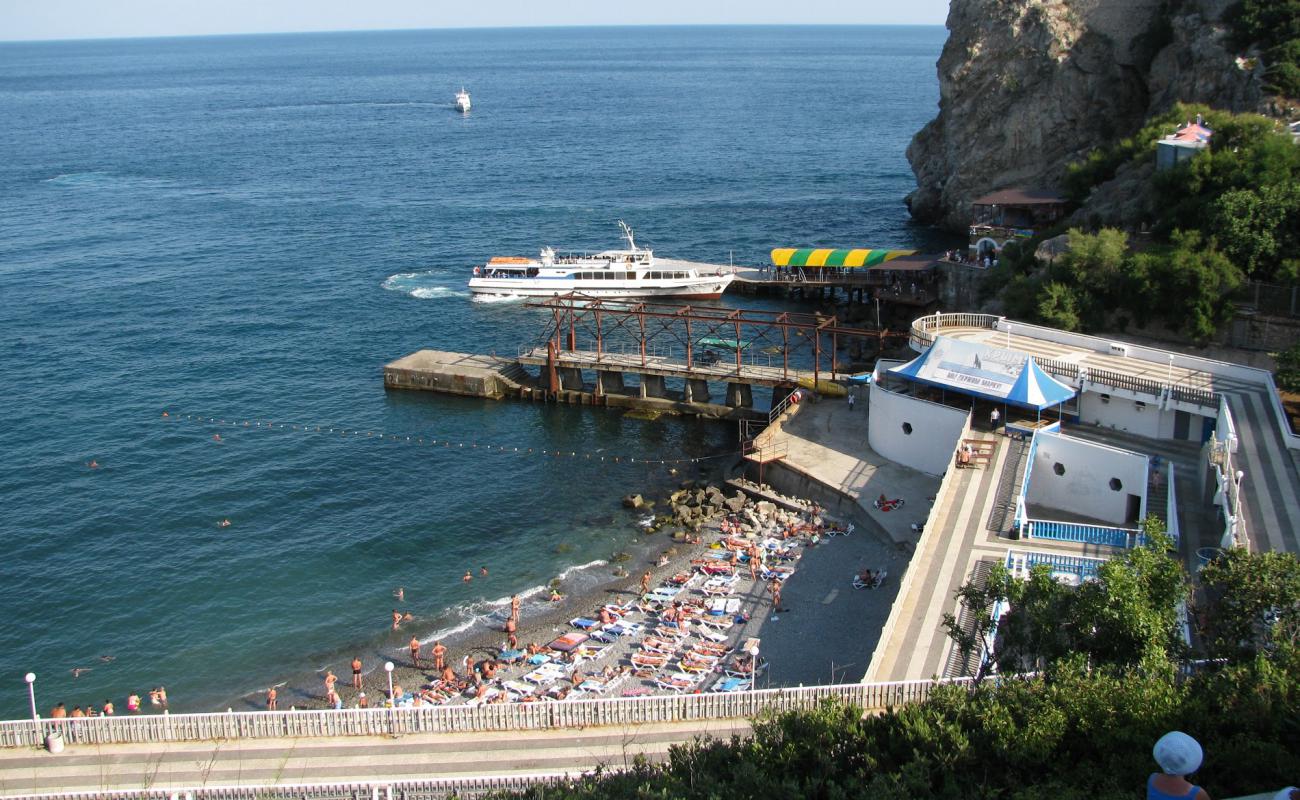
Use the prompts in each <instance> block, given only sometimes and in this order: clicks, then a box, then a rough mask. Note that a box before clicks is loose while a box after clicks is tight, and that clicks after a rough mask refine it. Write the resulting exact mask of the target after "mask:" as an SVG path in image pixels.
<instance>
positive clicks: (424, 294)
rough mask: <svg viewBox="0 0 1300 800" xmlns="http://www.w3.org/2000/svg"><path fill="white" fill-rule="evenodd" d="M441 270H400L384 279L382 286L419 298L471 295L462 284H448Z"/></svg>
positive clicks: (429, 298)
mask: <svg viewBox="0 0 1300 800" xmlns="http://www.w3.org/2000/svg"><path fill="white" fill-rule="evenodd" d="M443 275H445V273H443V272H442V271H441V270H426V271H425V272H399V273H397V274H396V275H390V276H389V277H387V278H385V279H384V282H383V283H382V284H381V286H382V287H383V288H385V289H387V290H388V291H390V292H402V293H403V294H408V295H410V296H411V297H414V298H416V299H418V300H441V299H443V298H447V297H461V298H464V297H469V296H470V293H469V291H468V290H466V289H464V288H463V286H462V285H461V284H448V282H447V280H446V278H445V277H440V276H443Z"/></svg>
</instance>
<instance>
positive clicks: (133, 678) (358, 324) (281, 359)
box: [0, 27, 944, 717]
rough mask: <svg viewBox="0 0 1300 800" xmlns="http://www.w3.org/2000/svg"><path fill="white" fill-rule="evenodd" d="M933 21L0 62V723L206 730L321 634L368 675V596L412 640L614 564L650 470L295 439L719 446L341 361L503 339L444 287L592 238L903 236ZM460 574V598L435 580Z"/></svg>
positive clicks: (292, 41) (113, 49)
mask: <svg viewBox="0 0 1300 800" xmlns="http://www.w3.org/2000/svg"><path fill="white" fill-rule="evenodd" d="M943 36H944V32H943V30H942V29H941V28H937V27H936V28H869V27H868V28H735V29H728V28H662V29H656V28H635V29H632V28H628V29H617V28H607V29H585V30H584V29H554V30H509V31H489V30H484V31H455V32H393V33H365V34H328V35H294V36H258V37H223V38H206V39H171V40H165V39H164V40H137V41H106V42H62V43H42V44H3V45H0V119H3V120H4V123H3V125H0V375H2V376H3V391H2V392H0V397H3V401H2V402H0V410H3V420H2V421H0V538H2V542H0V547H2V548H3V554H2V555H0V714H3V715H4V716H6V717H12V716H20V715H22V714H24V713H25V712H26V702H27V701H26V692H25V690H24V687H23V684H22V678H21V676H22V674H23V673H24V672H26V671H27V670H35V671H36V672H37V673H38V676H39V677H38V683H37V688H38V699H39V702H40V705H41V707H42V709H43V710H44V709H48V707H49V706H50V705H52V704H53V703H54V702H56V701H60V700H61V701H63V702H66V703H67V704H68V705H69V706H71V705H73V704H82V705H84V704H87V703H92V702H93V703H100V702H102V701H103V699H104V698H105V697H112V698H114V699H115V700H116V701H117V702H118V704H119V705H121V704H122V699H123V698H124V697H125V695H126V694H127V693H128V692H130V691H142V690H145V689H148V688H150V687H152V686H155V685H159V684H166V685H167V687H168V690H169V693H170V695H171V697H172V707H173V708H174V709H180V710H187V709H190V710H194V709H198V710H203V709H209V708H214V707H224V706H225V705H227V704H230V703H237V702H238V698H239V696H240V695H241V694H242V693H245V692H250V691H253V690H256V689H259V688H262V687H264V686H266V685H269V684H270V683H271V682H273V681H278V680H282V679H284V678H286V677H288V676H291V675H295V674H301V673H303V672H305V671H310V670H313V669H317V668H319V667H322V666H325V665H327V664H329V665H335V666H338V665H339V664H340V663H341V659H342V658H343V657H344V655H345V654H346V655H350V653H351V652H352V651H353V649H356V648H364V650H365V652H366V653H367V654H368V656H367V657H368V658H369V659H370V661H371V662H372V663H373V662H374V660H375V658H373V657H372V656H376V655H378V654H382V653H383V652H385V650H386V649H387V648H391V647H393V646H395V645H396V644H397V641H396V639H395V638H393V637H392V635H391V634H388V633H386V625H387V620H388V613H389V610H390V608H391V607H392V606H393V605H394V601H393V598H392V597H391V591H392V589H393V587H396V586H404V587H406V592H407V598H406V602H405V603H403V604H401V605H402V607H404V608H409V609H410V610H412V611H413V612H414V613H416V614H417V615H419V617H420V622H419V624H418V625H417V626H416V627H417V629H418V630H419V632H420V633H421V635H425V636H427V635H429V634H430V633H432V632H433V631H434V630H436V629H445V628H447V627H450V626H455V625H457V624H460V623H461V622H463V621H464V620H466V619H468V618H470V617H471V616H472V615H473V614H477V613H484V612H485V611H488V610H490V609H491V608H492V605H491V602H490V601H492V600H494V599H497V598H502V597H506V596H508V595H509V594H510V593H511V592H514V591H520V590H523V589H526V588H528V587H532V586H537V585H540V584H542V583H545V582H546V581H547V580H549V579H550V578H552V577H554V576H555V575H556V574H557V573H559V572H561V571H562V570H564V569H566V568H568V567H572V566H574V565H578V564H584V563H587V562H590V561H592V560H594V559H601V558H606V557H608V556H609V555H610V554H611V553H613V552H615V551H617V550H619V549H620V548H621V547H622V546H624V545H625V544H626V542H627V541H628V540H629V538H630V537H631V527H630V525H629V523H628V518H627V517H626V515H625V514H624V513H623V512H622V511H621V510H620V509H618V504H617V498H618V496H619V495H621V494H623V493H625V492H626V491H628V490H635V489H640V488H642V487H645V486H648V485H655V484H662V483H664V482H666V481H668V480H672V478H670V477H669V476H667V475H666V473H665V471H664V469H663V468H659V467H648V466H644V465H640V464H635V465H634V464H629V463H627V462H626V460H624V461H623V462H621V463H620V464H618V465H611V464H609V463H608V462H606V463H604V464H602V463H599V462H583V461H577V462H574V461H570V462H564V463H560V462H557V461H555V460H554V459H547V458H542V457H536V456H535V457H527V456H518V455H514V454H513V452H511V453H510V454H501V453H486V452H484V451H482V450H476V449H468V448H467V449H452V450H444V449H434V448H430V447H420V446H416V445H408V444H406V443H405V441H404V439H403V441H401V442H393V441H391V440H387V439H385V440H382V441H381V440H379V439H377V438H375V437H358V436H342V435H338V434H335V435H331V434H328V433H316V432H315V431H314V426H316V425H322V426H324V427H325V428H326V429H328V428H329V427H331V426H333V427H335V428H346V429H353V428H358V429H362V430H367V431H370V430H373V431H376V432H377V431H384V432H387V433H389V434H400V435H401V436H403V437H405V436H406V435H411V436H414V437H430V438H438V439H446V440H451V441H464V442H481V443H490V444H493V445H495V446H506V447H510V448H514V447H520V448H524V449H526V448H529V447H531V448H535V449H545V448H570V449H574V450H585V451H589V452H600V453H604V454H607V455H613V454H621V455H622V456H624V457H628V456H632V457H639V458H655V457H679V456H680V455H681V454H683V453H684V454H686V455H689V456H709V455H715V454H718V453H723V452H727V451H728V450H729V449H731V448H733V447H734V441H733V436H734V432H733V430H732V429H731V428H730V427H729V426H726V425H722V424H718V423H706V422H694V421H689V420H665V421H658V422H645V421H636V420H631V419H625V418H623V417H622V416H620V415H619V414H617V413H614V412H597V411H592V410H590V409H576V408H556V407H546V406H535V405H524V404H512V403H493V402H477V401H467V400H458V399H453V398H444V397H433V396H419V395H414V394H388V393H385V391H384V390H383V387H382V385H381V375H380V367H381V365H382V364H383V363H384V362H386V361H388V360H391V359H393V358H395V357H397V356H400V355H404V354H406V353H408V352H411V351H413V350H415V349H418V348H420V347H425V346H435V347H439V348H443V349H451V350H465V351H482V352H486V351H490V350H496V351H499V352H513V351H514V350H515V348H516V347H517V346H518V345H519V344H520V343H521V342H524V341H531V340H532V339H534V338H535V337H536V336H537V335H538V333H539V331H540V329H541V320H540V318H539V317H538V316H537V314H536V312H533V311H530V310H528V309H524V308H522V307H521V306H519V305H514V304H482V303H475V302H472V301H471V300H470V299H469V297H468V295H467V294H466V292H465V290H464V281H465V280H466V278H467V271H468V269H469V268H470V267H471V266H473V265H475V264H478V263H482V261H483V260H484V259H485V258H486V257H487V256H489V255H493V254H527V253H531V252H534V251H535V250H536V249H537V248H538V247H539V246H541V245H542V244H552V245H555V246H557V247H561V248H569V247H572V248H585V249H600V248H605V247H610V246H614V245H616V244H617V240H616V237H617V229H616V227H615V220H617V219H619V218H622V219H626V220H628V221H629V222H630V223H632V224H633V226H634V227H636V228H637V230H638V232H639V234H640V236H639V239H640V241H641V242H642V243H644V244H647V245H651V246H653V247H655V249H656V250H657V251H658V252H659V253H660V254H661V255H667V256H674V257H681V258H690V259H695V260H713V261H720V262H724V263H725V261H726V260H727V259H728V258H729V257H730V256H731V255H732V254H733V253H734V257H735V259H736V261H737V262H738V263H756V262H759V261H762V260H764V259H765V257H766V252H767V251H768V249H770V248H771V247H774V246H782V245H796V244H807V245H813V244H824V245H843V246H851V245H858V246H915V245H918V244H923V243H924V242H923V239H922V237H923V236H924V235H925V233H924V232H923V231H921V230H918V229H916V228H914V227H911V226H910V225H909V223H908V221H907V216H906V213H905V210H904V208H903V206H902V204H901V202H900V201H901V198H902V197H903V195H904V194H906V192H907V191H908V190H909V189H910V188H911V186H912V177H911V173H910V171H909V169H908V166H907V163H906V161H905V159H904V157H903V151H904V149H905V147H906V144H907V141H908V139H909V138H910V136H911V135H912V133H913V132H914V131H915V130H917V129H918V128H919V127H920V126H921V125H922V124H923V123H924V122H925V121H926V120H927V119H928V118H929V117H930V116H931V115H932V113H933V110H934V106H935V102H936V99H937V86H936V81H935V75H934V62H935V59H936V58H937V56H938V53H939V50H940V48H941V46H942V42H943ZM462 84H463V85H464V86H466V87H467V88H469V89H470V91H471V92H472V94H473V98H474V111H473V112H472V113H471V114H470V115H468V116H461V115H459V114H456V113H454V112H453V111H452V109H451V99H452V93H453V92H454V90H455V89H458V88H460V86H461V85H462ZM729 302H735V301H730V300H729ZM164 410H166V411H168V412H169V413H170V414H171V417H170V418H168V419H166V420H164V419H163V418H162V413H163V411H164ZM187 414H192V415H201V416H204V417H208V416H210V417H215V418H220V419H224V420H227V421H230V420H275V421H278V422H287V423H305V424H308V425H310V426H312V428H313V430H311V431H309V432H303V431H294V430H292V429H289V430H285V429H279V428H277V429H272V430H267V429H265V428H258V427H251V428H247V429H246V428H242V427H239V428H235V427H231V426H229V425H227V426H225V427H216V426H211V425H199V424H195V423H192V422H186V421H184V415H187ZM218 433H219V434H220V441H218V440H216V439H215V438H214V434H218ZM92 460H93V461H94V462H96V463H97V464H98V465H99V466H98V468H96V469H91V468H89V467H88V466H87V464H88V462H91V461H92ZM227 518H228V519H229V520H230V521H231V523H232V524H231V525H230V527H228V528H221V527H218V524H217V523H218V522H219V521H220V520H222V519H227ZM480 565H486V566H488V567H489V569H490V570H491V576H490V578H489V579H488V580H476V581H475V582H474V583H473V584H471V585H469V586H464V585H462V584H461V582H460V580H459V578H460V576H461V574H462V573H463V571H464V570H465V569H467V568H473V569H474V570H475V572H477V568H478V567H479V566H480ZM406 635H407V636H409V635H410V634H409V633H406ZM101 655H111V656H115V657H116V658H115V660H113V661H112V662H111V663H106V662H102V661H100V660H99V657H100V656H101ZM76 667H90V668H92V670H91V671H89V672H86V673H84V674H82V675H81V676H80V677H79V678H76V679H75V680H74V679H73V677H72V675H71V674H70V670H72V669H73V668H76Z"/></svg>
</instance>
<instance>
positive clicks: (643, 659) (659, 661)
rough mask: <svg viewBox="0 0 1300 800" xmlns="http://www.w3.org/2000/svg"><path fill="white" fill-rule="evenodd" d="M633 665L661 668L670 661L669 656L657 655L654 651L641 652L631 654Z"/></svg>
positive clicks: (645, 667)
mask: <svg viewBox="0 0 1300 800" xmlns="http://www.w3.org/2000/svg"><path fill="white" fill-rule="evenodd" d="M631 661H632V666H634V667H640V668H642V669H656V670H657V669H659V668H660V667H662V666H663V665H664V664H667V663H668V656H665V655H655V654H653V653H646V652H639V653H633V654H632V656H631Z"/></svg>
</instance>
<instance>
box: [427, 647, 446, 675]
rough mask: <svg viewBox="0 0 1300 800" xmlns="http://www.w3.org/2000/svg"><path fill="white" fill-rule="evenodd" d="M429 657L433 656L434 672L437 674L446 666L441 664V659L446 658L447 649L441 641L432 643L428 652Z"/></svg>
mask: <svg viewBox="0 0 1300 800" xmlns="http://www.w3.org/2000/svg"><path fill="white" fill-rule="evenodd" d="M429 655H431V656H433V668H434V670H435V671H437V672H441V671H442V670H443V668H444V667H445V666H446V664H445V663H444V662H443V659H444V658H446V656H447V647H446V646H445V645H444V644H443V643H442V640H441V639H437V640H435V641H434V643H433V649H432V650H430V651H429Z"/></svg>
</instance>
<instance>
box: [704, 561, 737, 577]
mask: <svg viewBox="0 0 1300 800" xmlns="http://www.w3.org/2000/svg"><path fill="white" fill-rule="evenodd" d="M699 570H700V572H703V573H704V574H705V575H730V574H732V573H733V572H734V571H735V570H733V569H732V567H731V565H730V564H728V563H725V562H718V563H717V564H701V565H700V567H699Z"/></svg>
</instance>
